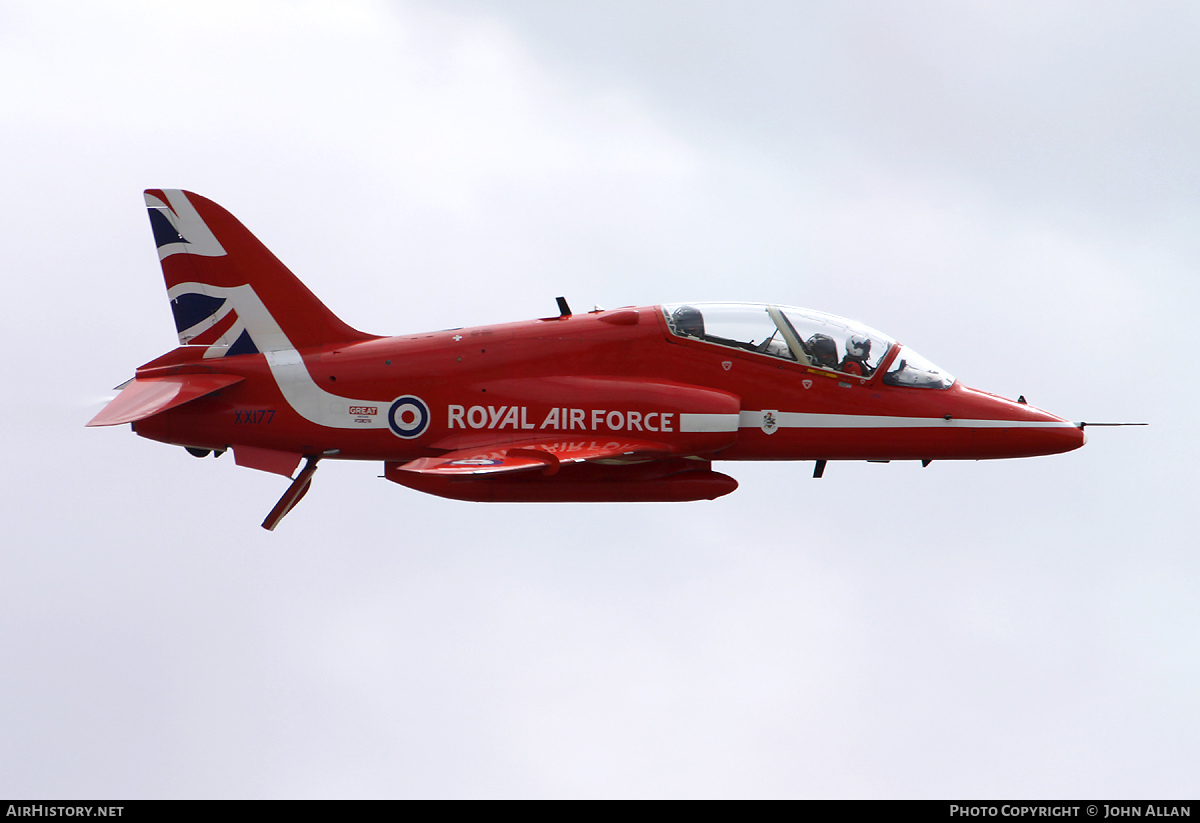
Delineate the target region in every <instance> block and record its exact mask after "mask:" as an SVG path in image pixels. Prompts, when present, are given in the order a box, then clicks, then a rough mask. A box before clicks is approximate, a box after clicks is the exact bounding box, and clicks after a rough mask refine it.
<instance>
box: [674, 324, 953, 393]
mask: <svg viewBox="0 0 1200 823" xmlns="http://www.w3.org/2000/svg"><path fill="white" fill-rule="evenodd" d="M662 309H663V314H664V316H665V317H666V319H667V327H668V328H670V330H671V333H672V334H674V335H677V336H679V337H686V338H692V339H696V340H702V341H704V342H706V343H714V344H716V345H718V346H728V347H730V348H734V349H742V350H744V351H750V352H755V353H757V354H762V355H767V356H769V357H778V358H780V359H783V360H790V361H793V362H796V363H801V364H803V365H805V366H810V367H814V368H819V369H828V370H830V371H835V372H840V373H842V374H847V375H853V376H857V377H871V376H873V375H874V374H875V373H876V372H877V371H878V370H879V367H880V365H882V363H883V362H884V360H885V359H886V357H887V354H888V352H890V351H891V349H892V347H893V346H896V345H897V344H896V342H895V341H894V340H892V339H891V338H890V337H888V336H887V335H885V334H882V333H881V332H877V331H875V330H874V329H872V328H870V327H868V326H864V325H862V324H861V323H855V322H854V321H853V320H847V319H845V318H844V317H837V316H835V315H832V314H825V313H824V312H819V311H813V310H812V309H798V308H795V307H793V306H764V305H762V304H758V303H686V304H685V303H675V304H671V305H665V306H663V307H662ZM902 349H903V350H902V351H900V352H899V354H898V355H897V357H896V358H895V359H894V360H893V361H892V364H891V367H890V368H889V369H888V371H887V373H885V374H884V375H883V382H884V383H887V384H888V385H892V386H912V387H916V388H938V389H947V388H949V387H950V386H951V385H952V384H953V383H954V378H953V377H952V376H950V375H949V374H946V373H945V372H942V371H941V370H940V369H938V368H937V367H936V366H934V365H933V364H932V363H930V362H929V361H928V360H926V359H925V358H923V357H921V356H920V355H919V354H917V353H916V352H914V351H913V350H912V349H909V348H908V347H906V346H905V347H902Z"/></svg>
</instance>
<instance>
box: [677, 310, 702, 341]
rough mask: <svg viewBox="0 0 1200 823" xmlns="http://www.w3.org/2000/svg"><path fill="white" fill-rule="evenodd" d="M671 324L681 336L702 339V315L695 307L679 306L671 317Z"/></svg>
mask: <svg viewBox="0 0 1200 823" xmlns="http://www.w3.org/2000/svg"><path fill="white" fill-rule="evenodd" d="M671 322H672V323H674V324H675V328H676V329H677V330H678V331H679V333H680V334H682V335H686V336H688V337H699V338H701V339H703V338H704V315H703V314H701V313H700V310H699V309H698V308H696V307H695V306H680V307H679V308H677V309H676V310H675V312H674V313H673V314H672V315H671Z"/></svg>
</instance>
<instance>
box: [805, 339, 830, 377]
mask: <svg viewBox="0 0 1200 823" xmlns="http://www.w3.org/2000/svg"><path fill="white" fill-rule="evenodd" d="M807 348H808V355H809V357H811V358H812V361H813V364H814V365H816V366H820V367H821V368H823V369H836V368H837V367H838V356H837V343H835V342H833V338H832V337H830V336H829V335H827V334H814V335H813V336H812V337H810V338H808V344H807Z"/></svg>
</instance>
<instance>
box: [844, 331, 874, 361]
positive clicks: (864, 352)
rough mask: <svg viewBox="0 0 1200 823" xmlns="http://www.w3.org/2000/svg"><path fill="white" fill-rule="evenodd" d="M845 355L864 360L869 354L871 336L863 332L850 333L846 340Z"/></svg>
mask: <svg viewBox="0 0 1200 823" xmlns="http://www.w3.org/2000/svg"><path fill="white" fill-rule="evenodd" d="M846 356H847V357H852V358H854V359H855V360H866V359H867V358H868V357H870V356H871V338H869V337H867V336H866V335H863V334H852V335H850V339H849V340H847V341H846Z"/></svg>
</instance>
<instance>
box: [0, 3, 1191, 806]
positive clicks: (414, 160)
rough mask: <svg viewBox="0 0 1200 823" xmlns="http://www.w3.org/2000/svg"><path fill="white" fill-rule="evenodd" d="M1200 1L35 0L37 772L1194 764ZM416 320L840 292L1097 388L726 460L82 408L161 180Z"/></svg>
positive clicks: (1133, 779) (7, 78)
mask: <svg viewBox="0 0 1200 823" xmlns="http://www.w3.org/2000/svg"><path fill="white" fill-rule="evenodd" d="M1198 105H1200V7H1198V6H1197V5H1195V4H1194V3H1187V2H1177V3H1172V2H1151V3H1146V2H1138V3H1133V2H1128V3H1121V2H1095V0H1089V2H1082V1H1081V2H1053V0H1051V1H1050V2H1047V1H1046V0H1039V2H1003V3H999V2H970V3H964V2H957V1H955V2H950V1H949V0H947V1H945V2H903V3H902V2H889V3H883V2H841V3H808V2H759V3H747V2H738V3H732V2H698V0H690V2H652V3H647V2H644V0H643V1H642V2H628V1H627V0H606V2H603V3H600V2H594V3H593V2H570V3H550V2H536V1H535V0H526V1H525V2H521V1H520V0H507V1H503V2H483V1H482V0H478V2H476V1H475V0H452V1H450V2H447V1H446V0H443V2H437V3H426V2H383V0H378V1H377V2H370V1H369V0H340V2H337V3H326V2H307V3H306V2H282V0H275V1H271V0H239V2H225V3H222V2H212V0H206V2H204V3H161V2H133V0H124V2H111V3H106V4H94V3H83V2H60V3H38V2H31V1H30V2H24V1H22V0H0V156H3V158H4V162H3V163H2V164H0V195H2V196H0V243H2V247H3V249H4V251H5V253H6V260H5V264H4V267H3V272H4V280H3V282H4V284H5V286H6V287H7V288H8V298H7V299H6V300H5V301H4V303H3V306H2V307H0V312H2V314H0V318H2V320H3V322H2V323H0V341H3V343H4V350H5V351H6V352H7V357H6V362H5V369H6V372H7V375H6V376H7V379H6V381H5V382H6V385H7V387H8V388H7V390H6V392H5V394H4V397H5V399H6V402H4V403H3V404H0V415H2V417H0V420H2V421H3V426H4V431H6V432H7V434H8V448H7V459H6V460H5V468H4V469H3V470H2V472H0V484H2V485H0V492H2V495H0V535H2V536H3V540H2V543H3V548H0V580H2V581H3V592H4V596H3V597H2V598H0V796H25V797H35V796H37V797H51V798H69V797H114V798H135V797H182V796H186V797H280V796H289V797H290V796H302V797H308V796H316V797H351V796H381V797H430V796H432V797H480V796H489V797H493V796H505V797H507V796H514V797H515V796H521V797H529V796H552V797H576V796H602V797H604V796H705V797H708V796H715V797H744V796H785V797H941V798H966V797H1014V798H1015V797H1047V798H1052V797H1069V798H1096V799H1101V798H1112V797H1194V796H1196V795H1197V793H1198V792H1200V776H1198V775H1200V772H1198V771H1197V769H1196V763H1197V762H1200V701H1197V700H1196V694H1197V693H1200V600H1198V598H1197V594H1196V592H1197V591H1198V587H1200V559H1198V558H1200V552H1198V551H1197V538H1196V534H1195V532H1196V530H1195V527H1194V509H1195V506H1196V500H1197V490H1198V484H1197V481H1196V479H1195V472H1196V466H1197V461H1198V459H1200V454H1198V452H1200V449H1198V448H1197V445H1198V443H1197V437H1196V434H1195V430H1194V424H1195V418H1196V409H1197V408H1198V403H1200V392H1198V391H1197V389H1196V381H1195V379H1194V378H1193V377H1191V376H1190V374H1189V372H1190V371H1191V370H1192V369H1193V368H1194V362H1193V360H1194V356H1193V355H1194V352H1195V350H1196V341H1195V338H1196V336H1197V333H1198V329H1197V323H1196V317H1197V313H1198V310H1200V288H1198V287H1197V277H1196V271H1197V268H1198V266H1200V160H1198V159H1197V157H1198V155H1197V152H1196V146H1198V145H1200V108H1198ZM148 187H179V188H186V189H189V190H192V191H196V192H199V193H201V194H203V195H205V196H207V197H210V198H212V199H214V200H216V201H217V202H218V203H221V204H222V205H223V206H225V207H226V208H228V209H229V210H230V211H232V212H233V213H234V214H236V215H237V216H238V217H239V218H240V219H241V220H242V221H243V222H244V223H245V224H246V225H247V226H248V227H249V228H250V229H251V230H252V231H254V232H255V233H256V234H257V235H258V236H259V238H260V239H262V240H263V242H265V243H266V244H267V245H268V246H269V247H270V248H271V249H272V250H273V251H274V252H275V253H276V254H277V255H278V256H279V257H280V258H281V259H282V260H284V261H285V262H286V263H288V264H289V265H290V267H291V268H292V269H293V270H294V271H295V272H296V273H297V274H298V275H299V276H300V277H301V278H302V279H303V280H304V281H305V282H306V283H307V284H308V285H309V287H310V288H311V289H312V290H313V291H314V292H315V293H316V294H317V295H318V296H320V297H321V298H322V299H323V300H324V301H325V302H326V303H327V304H328V305H329V306H330V308H331V309H333V310H334V311H335V312H337V313H338V314H339V315H340V316H341V317H342V318H343V319H345V320H346V321H347V322H348V323H350V324H351V325H353V326H355V327H357V328H361V329H363V330H365V331H369V332H373V333H378V334H399V333H405V332H416V331H425V330H431V329H438V328H446V327H453V326H467V325H473V324H482V323H490V322H502V321H515V320H522V319H528V318H532V317H539V316H545V315H548V314H553V313H554V311H555V307H554V297H555V296H557V295H566V296H567V298H568V300H569V301H570V302H571V304H572V306H574V307H575V308H576V309H577V310H581V309H590V308H591V307H592V305H594V304H600V305H603V306H606V307H610V308H611V307H615V306H620V305H627V304H635V305H641V304H653V303H660V302H676V301H683V300H747V301H764V302H779V303H785V304H792V305H800V306H807V307H810V308H814V309H819V310H822V311H827V312H832V313H834V314H840V315H845V316H849V317H852V318H855V319H858V320H860V321H862V322H864V323H867V324H868V325H870V326H873V327H875V328H878V329H880V330H882V331H884V332H885V333H887V334H889V335H892V336H894V337H896V338H897V339H899V340H900V341H901V342H904V343H907V344H910V345H912V346H914V347H915V348H916V349H917V350H918V351H920V352H921V353H922V354H923V355H925V356H926V357H928V358H929V359H931V360H933V361H934V362H935V363H938V364H939V365H941V366H943V367H944V368H946V369H947V370H949V371H950V372H952V373H953V374H955V375H956V376H957V377H958V378H959V379H960V380H961V381H962V382H964V383H965V384H967V385H970V386H974V387H977V388H981V389H985V390H988V391H993V392H996V393H999V394H1002V395H1005V396H1008V397H1015V396H1017V395H1018V394H1024V395H1025V396H1026V397H1027V398H1029V401H1030V402H1031V403H1033V404H1035V405H1037V406H1040V407H1042V408H1045V409H1047V410H1049V411H1052V412H1055V413H1057V414H1060V415H1062V416H1064V417H1067V418H1069V419H1072V420H1089V421H1103V420H1108V421H1123V420H1135V421H1136V420H1145V421H1149V422H1151V423H1152V425H1151V426H1150V427H1149V428H1137V429H1090V430H1089V431H1088V435H1089V441H1090V442H1089V443H1088V445H1087V446H1085V447H1084V448H1083V449H1081V450H1079V451H1076V452H1073V453H1070V454H1066V455H1059V456H1054V457H1046V458H1036V459H1029V460H1015V461H1000V462H979V463H975V462H971V463H961V464H956V463H949V462H947V463H934V464H933V465H931V466H930V467H929V468H926V469H922V468H920V465H919V464H909V463H892V464H889V465H875V464H870V465H868V464H856V463H846V464H842V463H836V464H831V465H830V467H829V468H828V469H827V471H826V473H825V477H824V478H823V479H821V480H813V479H812V478H811V474H812V465H811V464H786V463H784V464H777V465H767V464H721V465H719V466H718V468H719V469H720V470H722V471H724V472H726V473H728V474H731V475H733V476H735V477H736V478H737V479H738V480H739V482H740V483H741V488H740V489H739V490H738V491H737V492H736V493H734V494H733V495H731V496H729V497H725V498H722V499H720V500H718V501H714V502H701V503H688V504H643V505H528V504H525V505H486V504H472V503H461V502H454V501H448V500H441V499H439V498H433V497H428V496H424V495H421V494H419V493H417V492H415V491H411V490H408V489H405V488H402V487H399V486H396V485H394V484H391V483H388V482H386V481H384V480H381V479H379V478H378V475H379V474H380V473H381V468H382V467H381V466H379V465H372V464H365V463H364V464H339V463H336V462H334V461H325V462H324V463H322V467H321V471H320V472H319V473H318V475H317V477H316V479H315V482H314V486H313V489H312V493H311V494H309V495H308V497H307V498H306V499H305V500H304V502H303V503H302V504H301V505H300V506H299V507H298V508H297V509H296V511H295V512H293V513H292V514H291V515H290V516H289V517H288V519H287V520H285V521H284V522H283V524H282V525H281V526H280V527H279V529H278V530H277V531H276V532H274V533H267V532H264V531H263V530H262V529H260V528H259V526H258V524H259V523H260V522H261V520H262V519H263V517H264V516H265V514H266V512H267V511H268V510H269V509H270V508H271V506H272V505H273V504H274V502H275V501H276V499H278V497H279V495H280V494H281V493H282V492H283V490H284V488H285V487H286V481H285V480H284V479H283V478H280V477H278V476H275V475H269V474H264V473H261V472H255V471H252V470H248V469H239V468H238V467H236V466H235V465H234V464H233V461H232V460H230V459H228V458H226V459H222V460H211V459H209V460H204V461H200V460H196V459H194V458H192V457H190V456H189V455H187V454H186V453H185V452H184V451H183V450H182V449H179V448H172V447H169V446H166V445H163V444H159V443H154V442H151V441H147V440H143V439H141V438H138V437H136V436H134V435H132V434H131V433H130V432H129V430H128V428H127V427H114V428H111V429H84V428H83V425H84V423H86V422H87V420H88V419H89V418H90V417H91V416H92V415H93V414H95V412H96V411H98V410H99V408H101V406H102V405H103V403H104V402H105V398H106V397H111V396H112V395H113V394H114V393H113V392H111V391H110V388H111V387H112V386H114V385H116V384H117V383H119V382H121V381H124V380H126V379H128V378H129V377H130V376H132V373H133V370H134V368H135V367H137V366H138V365H140V364H141V363H144V362H146V361H148V360H150V359H152V358H153V357H155V356H157V355H159V354H161V353H162V352H164V351H166V350H167V349H169V348H171V347H172V346H173V345H174V344H175V334H174V330H173V325H172V322H171V318H170V312H169V310H168V306H167V300H166V295H165V290H164V287H163V281H162V275H161V272H160V270H159V266H158V261H157V257H156V255H155V253H154V249H153V243H152V238H151V233H150V228H149V225H148V223H147V220H146V217H145V210H144V208H143V206H142V202H141V191H142V190H143V189H144V188H148Z"/></svg>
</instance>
